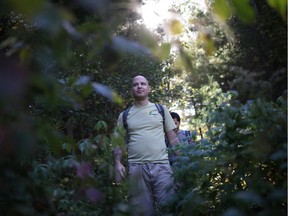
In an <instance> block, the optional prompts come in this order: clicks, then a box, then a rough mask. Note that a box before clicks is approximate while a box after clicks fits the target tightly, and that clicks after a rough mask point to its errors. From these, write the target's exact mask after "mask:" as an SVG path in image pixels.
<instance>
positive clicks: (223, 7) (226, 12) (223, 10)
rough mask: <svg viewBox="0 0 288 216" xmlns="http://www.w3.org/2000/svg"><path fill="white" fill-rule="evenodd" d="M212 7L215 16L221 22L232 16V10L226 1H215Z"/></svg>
mask: <svg viewBox="0 0 288 216" xmlns="http://www.w3.org/2000/svg"><path fill="white" fill-rule="evenodd" d="M212 7H213V9H214V11H215V13H216V15H217V16H218V17H219V18H220V19H222V20H227V19H228V18H229V17H230V16H231V15H232V10H231V7H230V6H229V5H228V2H227V0H216V1H215V2H214V4H213V6H212Z"/></svg>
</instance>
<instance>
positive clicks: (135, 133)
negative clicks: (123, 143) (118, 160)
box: [117, 102, 176, 163]
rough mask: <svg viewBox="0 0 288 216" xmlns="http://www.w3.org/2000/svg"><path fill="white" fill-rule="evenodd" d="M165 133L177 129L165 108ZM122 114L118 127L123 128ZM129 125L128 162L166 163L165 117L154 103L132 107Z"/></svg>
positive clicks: (128, 117)
mask: <svg viewBox="0 0 288 216" xmlns="http://www.w3.org/2000/svg"><path fill="white" fill-rule="evenodd" d="M164 113H165V132H168V131H171V130H173V129H174V128H176V126H175V123H174V121H173V119H172V117H171V115H170V113H169V111H168V109H167V108H166V107H165V106H164ZM122 114H123V112H122V113H121V114H120V115H119V117H118V122H117V125H118V126H123V120H122ZM127 124H128V138H129V139H128V143H127V151H128V162H132V163H145V162H151V163H166V162H168V153H167V147H166V144H165V137H164V131H163V117H162V116H161V114H160V113H159V111H158V110H157V107H156V106H155V104H154V103H150V102H149V103H148V104H147V105H146V106H143V107H136V106H135V105H134V106H132V107H131V108H130V110H129V113H128V116H127Z"/></svg>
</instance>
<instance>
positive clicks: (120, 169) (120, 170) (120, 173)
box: [115, 163, 126, 183]
mask: <svg viewBox="0 0 288 216" xmlns="http://www.w3.org/2000/svg"><path fill="white" fill-rule="evenodd" d="M125 172H126V169H125V167H124V166H123V165H122V164H121V163H116V164H115V181H116V182H117V183H120V182H121V181H122V180H123V179H124V178H125Z"/></svg>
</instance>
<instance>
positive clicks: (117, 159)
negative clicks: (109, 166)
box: [113, 147, 126, 182]
mask: <svg viewBox="0 0 288 216" xmlns="http://www.w3.org/2000/svg"><path fill="white" fill-rule="evenodd" d="M113 155H114V166H115V180H116V182H121V180H122V179H123V178H124V177H125V172H126V170H125V167H124V166H123V165H122V163H121V159H122V150H121V148H120V147H116V148H115V149H114V150H113Z"/></svg>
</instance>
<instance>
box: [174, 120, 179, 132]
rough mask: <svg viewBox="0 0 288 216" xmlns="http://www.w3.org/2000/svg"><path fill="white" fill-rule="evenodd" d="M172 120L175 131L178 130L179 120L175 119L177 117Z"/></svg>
mask: <svg viewBox="0 0 288 216" xmlns="http://www.w3.org/2000/svg"><path fill="white" fill-rule="evenodd" d="M173 120H174V123H175V125H176V128H175V131H176V132H177V131H178V130H179V127H180V122H179V121H178V120H177V118H173Z"/></svg>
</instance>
